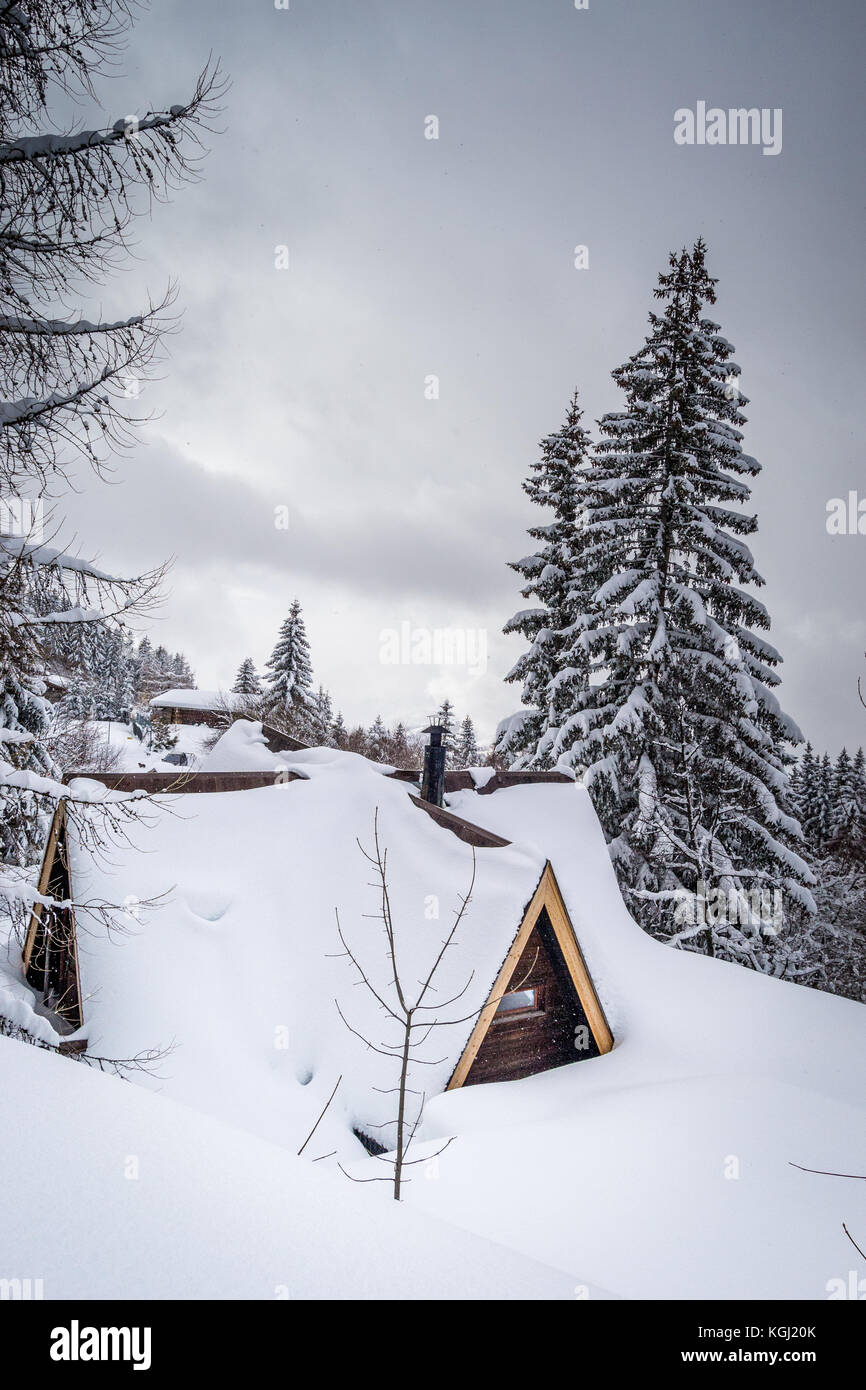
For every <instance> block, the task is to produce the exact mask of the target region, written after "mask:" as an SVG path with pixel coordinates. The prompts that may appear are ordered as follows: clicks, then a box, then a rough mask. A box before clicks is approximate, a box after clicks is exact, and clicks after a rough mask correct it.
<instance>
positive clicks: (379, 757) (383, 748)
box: [367, 714, 389, 763]
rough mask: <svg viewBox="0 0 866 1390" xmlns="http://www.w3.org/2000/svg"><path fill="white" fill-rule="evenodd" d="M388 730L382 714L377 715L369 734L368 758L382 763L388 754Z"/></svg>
mask: <svg viewBox="0 0 866 1390" xmlns="http://www.w3.org/2000/svg"><path fill="white" fill-rule="evenodd" d="M388 744H389V737H388V730H387V729H386V728H385V722H384V720H383V719H382V716H381V714H377V715H376V718H375V719H374V720H373V723H372V724H371V725H370V728H369V731H368V733H367V757H368V758H372V759H373V761H374V762H377V763H382V762H384V761H385V758H386V757H387V754H388Z"/></svg>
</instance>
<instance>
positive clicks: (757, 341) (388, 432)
mask: <svg viewBox="0 0 866 1390" xmlns="http://www.w3.org/2000/svg"><path fill="white" fill-rule="evenodd" d="M864 17H866V7H864V6H863V5H862V4H861V3H860V2H859V0H856V2H855V0H851V3H847V0H827V3H824V4H816V3H814V0H786V3H784V4H780V3H778V0H727V3H725V4H723V5H720V4H719V3H718V2H717V0H654V3H648V0H589V9H587V10H577V9H575V7H574V3H573V0H525V3H517V0H471V2H470V0H437V3H435V4H434V3H431V0H378V3H377V0H364V2H363V3H359V2H358V0H291V6H290V8H289V9H288V10H277V9H276V8H275V7H274V4H273V2H272V0H243V3H241V0H235V3H227V0H221V3H219V4H216V3H214V0H153V3H152V7H151V9H150V11H149V12H148V13H146V14H145V15H144V16H143V17H142V18H141V19H140V21H139V23H138V25H137V26H136V28H135V30H134V31H133V34H132V36H131V40H130V46H129V51H128V53H127V55H126V58H125V60H124V64H123V75H122V76H121V77H118V78H117V79H115V80H114V81H112V82H110V83H103V85H102V87H101V96H102V98H103V101H104V105H105V110H106V114H107V115H108V116H110V118H111V120H112V121H113V120H114V119H116V118H117V117H118V116H125V115H127V114H130V113H138V112H141V111H143V110H145V109H147V108H148V107H164V106H168V105H170V104H171V103H173V102H180V101H182V100H183V99H184V97H185V96H186V95H187V93H188V92H189V91H190V90H191V87H192V85H193V81H194V78H195V75H196V72H197V70H198V68H200V67H201V66H202V65H203V64H204V62H205V61H206V59H207V56H208V53H209V52H210V51H212V52H213V53H214V54H216V55H219V56H220V57H221V59H222V62H223V65H224V67H225V69H226V70H227V72H228V73H229V74H230V76H231V79H232V84H233V85H232V89H231V92H230V93H229V95H228V98H227V101H226V110H225V115H224V117H223V122H222V124H223V126H224V133H223V134H221V135H219V136H217V137H215V138H214V141H213V145H212V151H211V154H210V156H209V158H208V160H207V162H206V164H205V166H204V179H203V181H202V182H201V183H199V184H198V185H196V186H194V187H189V188H185V189H183V190H181V191H180V192H179V193H178V194H177V195H176V197H175V198H174V200H173V202H172V203H171V205H170V206H168V207H161V208H158V209H157V210H156V211H155V213H154V216H153V218H152V219H151V220H150V221H147V220H143V221H142V222H140V223H139V226H138V241H139V252H138V253H139V258H140V259H139V261H138V263H137V264H136V265H135V266H134V267H132V268H131V269H130V270H129V272H128V273H126V274H125V275H123V276H121V277H119V278H118V279H117V280H115V282H114V283H113V285H112V286H111V287H110V290H109V291H108V292H107V294H106V296H105V300H104V306H105V307H106V308H108V307H109V306H111V307H112V309H113V308H114V307H115V306H116V307H118V308H119V309H125V310H126V311H127V312H131V311H132V309H133V308H134V307H135V305H136V303H137V301H138V299H139V297H140V295H141V293H142V290H143V287H145V286H147V287H149V288H150V289H151V290H152V291H153V292H154V293H158V292H159V291H160V289H161V288H162V286H163V285H164V283H165V281H166V280H167V279H168V278H170V277H171V278H176V279H178V280H179V282H180V299H181V303H182V305H183V307H184V322H183V327H182V331H181V333H180V334H179V335H178V336H177V337H175V338H173V339H172V341H171V345H170V347H171V355H170V360H169V361H168V362H167V364H166V369H165V374H164V377H163V379H162V380H161V381H160V382H158V383H156V384H154V385H152V386H151V387H149V388H148V390H147V392H146V395H145V397H144V399H145V400H146V402H147V404H148V405H149V406H150V407H152V408H154V409H155V410H157V411H159V412H160V419H159V420H158V422H156V423H154V424H153V425H151V426H150V427H148V429H147V431H146V434H145V436H144V437H143V439H142V443H141V445H140V446H139V447H137V448H136V449H135V450H134V452H133V453H132V455H131V456H130V457H129V459H128V460H125V461H124V462H123V463H122V464H121V466H120V467H119V469H118V472H117V474H116V479H117V481H116V485H115V486H112V487H104V486H101V485H99V484H95V483H93V482H92V481H85V480H82V482H83V487H84V490H83V491H82V493H81V494H80V495H79V496H77V497H74V498H72V499H71V501H70V504H69V506H68V507H65V511H66V512H67V514H68V516H69V518H70V523H71V526H72V527H73V528H74V530H75V532H76V533H77V537H78V540H79V543H80V545H81V547H82V548H83V549H85V550H93V549H95V548H98V549H99V551H100V553H101V556H102V559H103V560H104V561H105V562H106V563H107V564H111V565H115V566H116V567H118V568H120V569H123V570H125V571H126V572H129V571H131V570H133V569H137V568H144V567H147V566H151V565H153V564H155V563H158V562H159V561H160V560H162V559H164V558H165V557H166V556H168V555H173V556H175V557H176V559H175V566H174V570H173V575H172V580H171V592H170V595H169V597H168V600H167V602H166V604H165V607H164V609H163V611H162V617H161V620H160V621H159V622H158V623H157V624H155V625H154V627H153V629H152V635H153V636H154V638H155V639H156V640H164V641H165V642H166V643H167V645H169V646H170V647H171V648H173V649H174V648H178V647H179V648H182V649H183V650H185V651H186V653H187V655H188V656H189V658H190V659H191V661H192V663H193V666H194V668H195V670H196V673H197V676H198V680H199V684H201V685H205V686H213V685H218V684H223V683H226V682H230V681H231V680H232V679H233V677H234V674H235V671H236V669H237V666H238V665H239V663H240V661H241V659H242V658H243V657H244V656H246V655H251V656H252V657H253V658H254V660H255V661H256V663H257V664H258V665H259V666H261V665H262V663H263V662H264V660H265V659H266V658H267V656H268V655H269V653H270V650H271V648H272V646H273V642H274V638H275V636H276V632H277V628H278V626H279V623H280V621H281V620H282V618H283V617H284V616H285V614H286V611H287V609H288V607H289V604H290V602H291V600H292V598H293V597H294V596H295V595H297V596H298V597H299V599H300V601H301V604H302V606H303V609H304V613H305V616H306V620H307V627H308V632H309V636H310V641H311V645H312V654H313V661H314V667H315V673H316V677H317V679H318V680H321V681H322V682H323V683H324V684H325V685H326V686H327V687H329V688H330V689H331V691H332V692H333V695H334V698H335V702H336V704H337V706H338V707H341V708H342V709H343V711H344V714H345V717H346V719H347V721H356V720H363V721H365V722H368V721H370V720H371V719H372V718H373V717H374V716H375V715H376V714H377V713H379V712H381V713H382V714H383V716H384V717H385V719H386V720H387V721H391V720H394V719H396V718H398V717H402V718H403V719H405V720H406V721H408V722H409V723H412V724H419V723H420V722H421V721H422V720H423V719H424V718H425V716H426V715H427V714H428V713H430V712H432V710H433V709H434V708H435V706H436V704H437V703H438V702H439V701H440V700H441V698H442V697H443V696H444V695H446V694H447V695H449V696H450V697H451V698H452V699H453V700H454V702H455V704H456V706H457V710H458V713H459V714H462V713H464V712H465V711H467V710H468V711H470V712H471V713H472V714H473V716H475V717H476V720H477V722H478V724H479V725H480V726H481V729H482V730H483V732H484V733H486V734H489V733H491V732H492V730H493V727H494V725H495V723H496V722H497V720H498V719H499V718H501V717H502V716H503V715H504V714H507V713H509V712H510V711H511V710H513V709H514V708H516V707H517V705H518V704H519V694H518V692H517V691H516V690H515V688H514V687H513V686H510V687H509V686H505V685H504V684H503V681H502V677H503V676H504V674H505V673H506V671H507V670H508V669H509V667H510V666H511V665H512V663H513V661H514V660H515V659H516V657H517V656H518V654H519V652H520V650H521V646H520V642H519V640H518V639H517V638H507V639H506V638H504V637H503V636H502V635H501V628H502V624H503V622H504V621H505V620H506V619H507V618H508V617H510V615H511V614H512V612H514V610H515V609H517V608H519V607H521V606H523V600H521V598H520V594H519V588H518V582H517V576H516V575H514V574H513V572H512V571H510V570H509V569H508V568H507V566H506V561H507V560H509V559H517V558H519V557H520V556H521V555H524V554H525V553H527V551H528V549H530V544H531V543H530V542H529V541H528V539H527V537H526V534H525V530H526V526H527V525H529V524H532V523H533V522H537V521H538V520H539V517H538V515H533V510H534V509H533V508H532V507H531V505H530V504H529V502H528V500H527V499H526V498H525V496H524V494H523V492H522V490H521V486H520V484H521V481H522V479H523V478H524V477H525V476H526V473H527V469H528V466H529V464H530V463H531V461H532V460H533V458H534V457H535V456H536V448H537V442H538V440H539V439H540V438H541V437H542V436H543V435H544V434H547V433H549V432H551V431H553V430H555V429H557V428H558V427H559V426H560V424H561V423H562V421H563V418H564V414H565V409H566V405H567V402H568V399H569V396H570V394H571V392H572V390H573V389H574V388H575V387H577V388H578V389H579V391H580V393H581V397H582V403H583V406H584V409H585V411H586V414H587V419H588V421H593V420H595V419H597V418H598V416H599V415H601V414H602V412H604V411H605V410H608V409H611V408H616V407H618V406H619V404H620V397H619V393H618V392H617V390H616V388H615V386H614V384H613V383H612V381H611V379H610V375H609V373H610V371H611V369H612V368H614V367H616V366H617V365H618V364H619V363H620V362H622V361H623V360H624V359H625V358H626V357H627V356H628V355H629V354H630V353H632V352H634V351H635V350H636V349H637V348H638V347H639V346H640V344H641V342H642V341H643V337H644V332H645V328H646V316H647V312H648V310H649V308H650V307H651V304H652V289H653V286H654V284H655V279H656V275H657V272H658V271H659V270H660V269H662V268H664V265H665V261H666V257H667V254H668V252H669V250H671V249H672V248H676V247H679V246H681V245H683V244H691V242H692V241H693V240H694V238H695V237H696V236H697V235H698V234H702V235H703V236H704V237H705V239H706V240H707V242H708V244H709V267H710V270H711V272H712V273H713V274H714V275H716V276H718V277H719V285H718V295H719V299H718V304H717V306H716V309H715V311H714V317H715V318H717V319H718V320H719V322H720V323H721V325H722V329H723V331H724V333H725V335H726V336H727V337H728V338H729V339H730V340H731V341H732V342H733V343H734V345H735V347H736V359H737V361H738V362H739V364H740V365H741V367H742V369H743V377H742V387H743V390H744V391H745V393H746V395H747V396H748V397H749V398H750V405H749V407H748V409H747V414H748V417H749V424H748V426H747V427H746V437H745V447H746V448H747V450H748V451H749V452H750V453H753V454H754V455H755V456H756V457H757V458H758V459H759V461H760V462H761V463H762V465H763V469H764V471H763V473H762V475H761V477H760V478H759V479H758V481H757V482H756V485H755V488H754V505H755V509H756V510H757V512H758V515H759V520H760V528H759V531H758V533H757V535H756V536H755V537H754V538H753V549H754V551H755V557H756V562H757V566H758V569H759V571H760V572H761V573H762V574H763V576H764V577H765V579H766V581H767V583H766V587H765V589H764V590H763V592H762V598H763V600H764V601H765V602H766V604H767V606H768V607H769V609H770V612H771V615H772V618H773V629H772V634H771V636H772V639H773V640H774V642H775V643H776V645H777V646H778V648H779V649H780V651H781V653H782V655H783V657H784V659H785V661H784V667H783V668H782V674H783V686H782V689H781V697H782V702H783V704H784V706H785V707H786V708H787V709H788V711H789V712H790V713H791V714H792V715H793V717H794V718H795V719H796V720H797V721H798V722H799V723H800V725H801V727H802V728H803V730H804V732H805V733H806V735H807V736H808V737H810V738H811V739H812V740H813V742H815V743H816V744H817V745H818V746H819V747H821V748H823V747H829V748H831V749H836V748H838V746H840V745H841V743H842V742H843V741H847V743H848V744H849V745H855V746H856V744H858V743H859V742H861V741H863V740H864V737H866V710H863V709H862V708H861V706H860V705H859V704H858V701H857V676H858V674H859V673H860V672H861V671H864V672H866V660H864V656H863V653H864V650H866V612H864V607H863V602H862V598H863V574H864V564H866V535H863V536H858V535H845V536H830V535H828V533H827V529H826V506H827V502H828V499H830V498H832V497H837V496H847V494H848V492H849V491H850V490H855V491H857V490H859V495H860V496H861V497H863V498H866V476H864V472H866V470H864V467H863V454H862V431H858V434H859V438H855V422H856V423H857V424H859V419H860V410H861V409H862V407H861V405H860V402H861V398H862V348H861V339H862V322H863V304H862V296H863V290H862V285H863V276H862V234H863V224H862V187H863V172H864V171H863V168H862V161H863V154H862V151H863V138H862V136H863V131H862V124H861V114H860V87H861V82H862V71H863V60H864V42H863V39H864ZM698 101H706V103H707V105H708V106H710V107H712V106H719V107H723V108H728V107H738V106H747V107H751V106H756V107H760V108H771V109H772V108H781V109H782V111H783V146H782V151H781V153H780V154H778V155H776V156H767V155H764V154H763V153H762V150H761V148H760V147H754V146H732V147H710V146H706V145H704V146H698V145H695V146H691V147H689V146H680V145H677V144H675V142H674V139H673V131H674V112H675V110H677V108H680V107H692V108H694V107H695V105H696V103H697V102H698ZM431 115H435V116H436V117H437V118H438V121H439V139H438V140H429V139H425V118H426V117H428V116H431ZM578 244H582V245H586V246H587V247H588V250H589V268H588V269H582V270H578V269H576V268H575V266H574V248H575V246H576V245H578ZM283 245H284V246H287V247H288V252H289V269H288V270H278V269H276V267H275V248H277V247H278V246H283ZM433 374H435V375H436V376H437V377H438V378H439V392H440V394H439V399H438V400H429V399H426V398H425V379H426V378H428V377H429V376H430V375H433ZM279 506H286V507H288V509H289V528H288V530H278V529H277V528H276V527H275V525H274V509H275V508H276V507H279ZM404 623H408V624H409V625H410V626H411V628H412V629H413V630H414V629H419V628H428V629H442V628H459V629H468V630H471V632H473V633H475V632H477V631H478V630H486V632H487V634H488V660H487V669H486V671H485V672H479V671H471V670H469V669H467V668H465V667H462V668H461V667H456V666H451V667H436V666H419V665H388V664H383V663H382V662H381V660H380V646H381V634H382V632H383V631H384V630H386V629H398V630H399V629H400V626H401V624H404Z"/></svg>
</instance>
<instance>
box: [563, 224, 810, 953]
mask: <svg viewBox="0 0 866 1390" xmlns="http://www.w3.org/2000/svg"><path fill="white" fill-rule="evenodd" d="M714 287H715V281H714V280H713V279H712V278H711V277H710V276H709V274H708V272H707V269H706V264H705V246H704V243H703V241H702V240H699V241H698V242H697V243H696V244H695V246H694V247H693V249H692V251H691V252H689V251H686V250H683V251H682V252H681V253H680V254H679V255H671V257H670V262H669V270H668V272H667V273H666V274H662V275H660V276H659V283H658V287H657V289H656V291H655V295H656V298H657V299H658V300H659V301H660V305H661V310H660V312H659V313H655V312H653V313H651V314H650V316H649V322H650V331H649V334H648V335H647V338H646V341H645V343H644V345H643V346H642V347H641V348H640V349H639V351H638V352H636V353H635V354H634V355H633V356H632V357H631V358H629V360H628V361H627V362H626V363H625V364H624V365H623V366H622V367H619V368H618V369H617V370H616V371H615V372H614V373H613V377H614V380H615V381H616V383H617V385H618V386H619V387H620V388H621V389H622V390H623V392H624V393H625V398H626V407H625V410H623V411H621V412H616V413H611V414H608V415H605V416H604V418H603V419H602V421H601V422H600V426H601V435H602V439H601V442H600V443H599V445H598V447H597V449H596V454H595V459H594V463H593V466H592V469H591V470H590V473H589V476H588V478H587V480H586V484H585V488H586V494H585V495H586V515H585V526H584V539H583V542H582V547H581V554H580V569H579V572H578V573H576V574H575V577H574V588H575V591H576V593H577V595H578V596H579V595H580V594H582V593H583V592H584V591H585V589H586V573H590V574H591V575H592V576H593V579H594V585H593V587H594V594H593V598H592V600H591V602H589V603H588V604H587V605H586V609H585V611H584V612H583V613H582V614H578V615H577V616H576V617H575V618H574V619H573V620H572V621H571V622H570V625H569V626H570V634H571V647H570V649H569V651H568V652H567V653H566V656H565V658H564V659H565V661H566V662H569V663H570V664H571V665H572V666H579V664H580V662H581V661H583V660H584V659H588V661H589V664H590V679H589V682H588V684H587V685H586V686H585V687H584V688H583V689H582V690H581V689H580V688H579V687H578V688H577V689H575V690H574V691H573V699H572V710H571V712H570V714H569V715H568V717H567V718H565V719H564V720H563V722H562V724H561V727H560V730H559V733H558V735H557V738H556V741H555V743H554V747H553V750H552V751H553V752H554V754H555V755H556V756H557V757H558V758H560V759H561V760H562V761H563V762H566V763H568V764H570V765H572V766H574V767H577V768H581V769H585V781H586V783H587V785H588V787H589V788H590V791H591V793H592V795H593V799H594V801H595V803H596V806H597V809H598V810H599V813H600V815H601V818H602V821H603V824H604V827H605V830H606V833H607V836H608V839H609V841H610V849H611V854H612V858H613V860H614V863H615V865H616V868H617V872H618V874H619V877H620V882H621V884H622V885H623V887H624V888H625V890H626V892H627V894H628V897H629V902H630V904H631V906H632V909H633V910H634V911H635V912H636V914H637V915H638V916H639V918H640V920H642V922H643V923H644V925H645V926H647V927H648V928H650V929H652V930H656V931H658V932H659V934H661V935H663V936H666V937H671V936H673V935H676V937H677V940H678V941H680V942H681V943H682V944H683V945H687V946H688V947H689V948H691V949H699V950H700V949H703V950H706V951H710V952H713V953H715V954H720V955H723V956H725V957H727V958H729V959H732V960H737V961H741V962H743V963H745V964H748V965H751V966H753V967H754V968H757V969H761V970H766V971H771V972H774V973H780V972H781V971H782V970H785V969H787V970H789V971H793V970H794V969H795V968H796V962H795V960H794V958H793V957H792V956H791V954H790V952H789V948H788V947H787V946H785V945H783V944H781V940H780V938H779V937H777V934H776V933H777V927H778V915H777V913H776V912H775V911H774V912H773V913H772V914H771V917H770V920H768V915H767V913H766V912H765V911H764V909H763V907H760V908H759V909H758V910H753V909H752V907H751V906H750V904H753V903H754V902H755V897H754V895H755V894H756V893H757V894H759V895H760V893H764V894H765V895H766V896H765V899H764V901H766V900H767V899H769V900H770V901H772V894H773V892H774V891H777V892H778V893H780V894H782V895H783V900H786V901H787V902H788V903H791V902H793V903H797V904H800V905H801V906H803V907H804V908H805V909H806V910H807V911H811V910H814V903H813V901H812V897H811V894H810V893H809V891H808V888H807V887H806V884H807V883H809V882H813V881H814V880H813V878H812V875H811V871H810V870H809V868H808V866H807V864H806V863H805V861H804V860H803V858H802V857H801V855H800V854H799V853H798V847H800V846H801V843H802V841H801V836H800V830H799V825H798V823H797V821H796V819H795V817H794V816H793V815H792V814H791V807H790V804H789V799H788V772H787V770H788V767H789V765H790V762H791V754H790V752H789V751H788V745H789V744H791V743H796V742H798V741H799V740H800V738H801V735H800V733H799V730H798V729H797V728H796V726H795V725H794V724H793V722H792V721H791V720H790V719H789V718H788V717H787V716H786V715H785V714H784V713H783V712H782V710H781V708H780V706H779V702H778V699H777V697H776V695H775V693H774V687H775V686H777V685H778V684H779V677H778V675H777V674H776V671H775V667H776V666H777V665H778V663H779V661H780V659H781V658H780V657H779V654H778V652H777V651H776V650H775V649H774V648H773V647H772V646H771V645H770V643H769V642H768V641H767V640H766V638H765V637H763V636H762V635H761V633H762V632H765V631H766V630H767V629H768V628H769V625H770V619H769V615H768V613H767V610H766V608H765V607H764V605H763V604H762V603H760V601H759V600H758V599H757V598H756V597H755V596H754V594H753V593H752V592H750V590H751V589H753V588H757V587H759V586H760V585H761V584H762V583H763V581H762V579H761V577H760V575H759V574H758V572H757V570H756V569H755V565H754V561H753V559H752V555H751V552H750V550H749V548H748V546H747V544H746V542H745V540H744V537H745V536H747V535H749V534H751V533H752V532H754V531H755V530H756V528H757V520H756V518H755V517H754V516H752V515H749V514H748V513H746V512H745V511H744V510H742V508H743V507H744V506H745V504H746V503H747V502H748V499H749V496H750V489H749V485H748V483H747V481H746V479H747V478H748V477H751V476H754V475H755V474H757V473H758V472H759V471H760V465H759V464H758V463H757V462H756V461H755V460H754V459H753V458H751V457H749V456H748V455H746V454H744V453H743V451H742V448H741V439H742V435H741V432H740V426H742V425H743V424H744V423H745V417H744V416H743V414H742V411H741V405H745V404H747V402H746V400H745V397H743V396H742V394H741V393H740V392H739V391H738V389H736V387H733V388H732V385H731V383H732V380H734V381H735V380H736V379H737V378H738V377H739V368H738V366H737V365H736V363H735V362H734V361H733V360H732V353H733V349H732V347H731V345H730V343H729V342H727V340H726V339H725V338H724V337H723V336H722V334H721V332H720V330H719V326H718V324H716V323H714V322H713V321H712V320H711V319H709V318H708V317H706V316H705V312H704V311H705V306H707V305H711V304H713V303H714V302H715V298H716V295H715V288H714ZM599 579H602V580H603V582H601V583H600V584H598V582H597V581H598V580H599ZM701 885H704V887H705V889H706V890H707V891H709V890H715V891H716V892H717V893H721V894H722V895H724V896H725V898H726V899H727V900H728V901H729V902H730V901H733V902H735V903H736V904H737V905H738V909H739V910H738V911H737V912H736V913H731V912H730V911H729V912H727V913H725V914H724V916H725V919H726V920H725V921H721V922H717V923H716V924H714V925H711V926H707V928H706V930H703V929H698V928H697V927H688V926H687V927H686V928H685V929H684V930H682V931H677V930H676V925H677V923H680V924H681V923H682V921H683V916H682V915H675V913H674V905H675V904H676V905H677V908H678V911H679V909H682V907H683V906H684V905H687V904H688V903H689V902H692V903H694V901H695V899H694V895H695V893H696V892H699V891H700V889H701ZM732 917H735V918H736V920H731V919H732ZM687 920H688V919H687V918H686V921H687Z"/></svg>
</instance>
